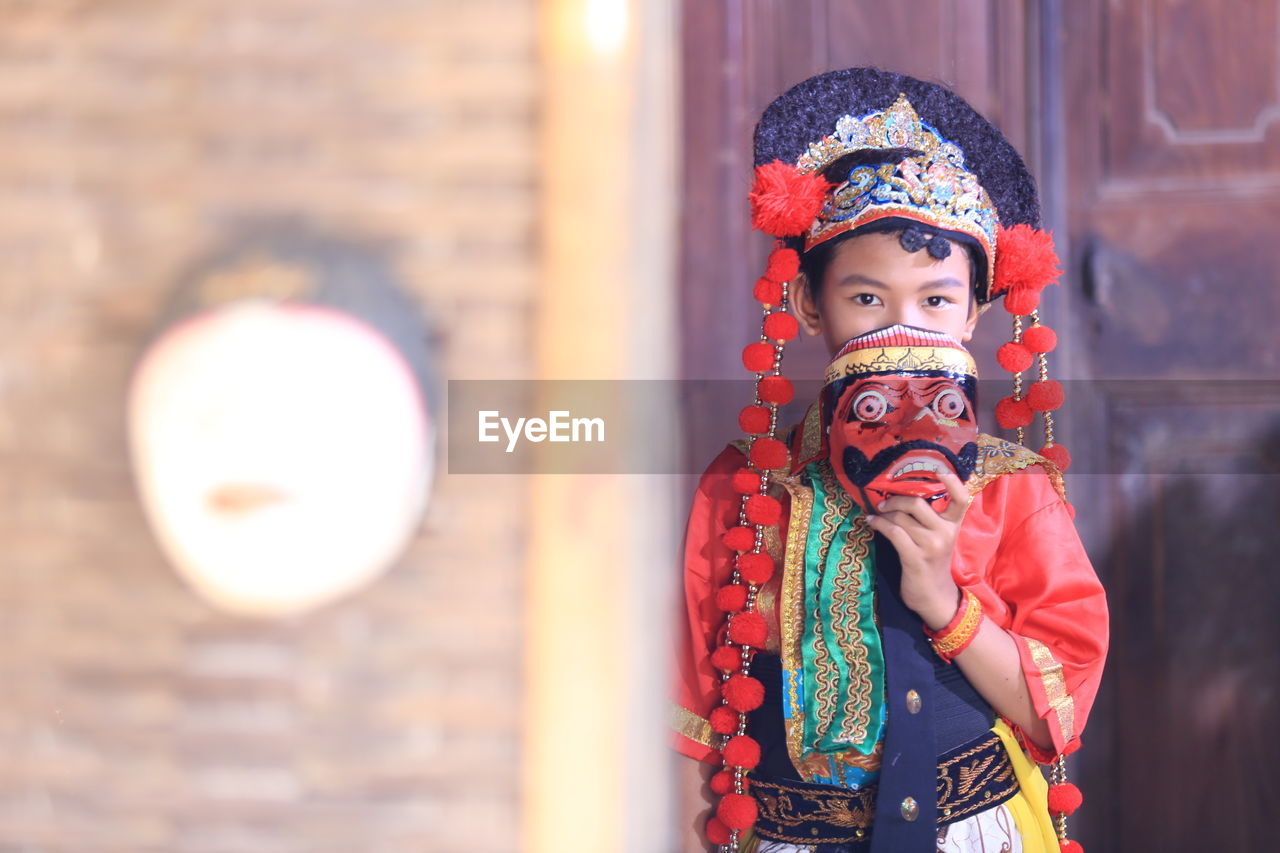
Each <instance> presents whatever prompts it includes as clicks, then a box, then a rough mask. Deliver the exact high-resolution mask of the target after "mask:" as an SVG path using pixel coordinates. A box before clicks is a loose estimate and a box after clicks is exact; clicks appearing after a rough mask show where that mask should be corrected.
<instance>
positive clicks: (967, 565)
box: [671, 412, 1108, 763]
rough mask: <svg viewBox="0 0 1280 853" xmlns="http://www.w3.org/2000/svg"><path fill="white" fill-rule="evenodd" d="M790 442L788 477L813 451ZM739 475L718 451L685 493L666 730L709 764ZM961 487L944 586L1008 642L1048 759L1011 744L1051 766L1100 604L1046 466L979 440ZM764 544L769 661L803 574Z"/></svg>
mask: <svg viewBox="0 0 1280 853" xmlns="http://www.w3.org/2000/svg"><path fill="white" fill-rule="evenodd" d="M812 415H813V413H812V412H811V415H810V418H806V421H809V420H810V419H811V418H812ZM796 433H797V434H796V436H795V440H793V442H792V448H793V451H794V452H793V459H795V460H796V461H795V464H794V466H793V467H792V469H791V470H792V473H793V474H794V473H797V472H798V471H799V470H800V469H802V468H803V467H804V465H805V464H806V463H807V462H809V461H811V460H812V459H814V458H816V453H815V451H816V450H817V445H818V443H817V442H816V441H814V438H813V435H812V429H808V430H806V429H799V430H797V431H796ZM804 433H810V435H808V436H806V435H804ZM806 438H808V444H807V445H806V442H805V439H806ZM745 465H746V457H745V456H744V454H743V452H742V450H740V449H739V448H737V447H735V446H730V447H727V448H725V450H724V451H723V452H722V453H721V454H720V455H719V456H717V457H716V459H715V460H714V461H713V462H712V463H711V465H710V466H709V467H708V468H707V470H706V472H705V473H704V474H703V475H702V478H701V481H700V482H699V484H698V488H697V491H696V493H695V494H694V498H693V506H692V508H691V510H690V513H689V522H688V527H687V531H686V538H685V549H684V592H685V594H684V602H685V612H684V614H683V618H682V619H680V620H679V621H680V628H681V634H682V636H681V644H680V652H679V660H678V661H677V666H676V672H677V674H678V677H677V686H676V691H675V693H676V695H675V701H674V703H673V706H672V709H671V712H672V718H671V726H672V729H673V732H674V737H675V746H676V748H677V749H678V750H679V751H680V752H682V753H684V754H685V755H688V756H690V757H693V758H696V759H700V760H702V761H709V762H716V763H718V762H719V760H720V756H719V752H718V751H717V747H716V745H715V744H717V742H718V738H717V736H716V735H715V734H714V733H713V732H712V731H711V728H710V724H709V723H708V722H707V716H708V715H709V714H710V712H711V709H712V708H714V707H716V705H718V704H719V703H720V691H719V684H720V676H719V673H718V672H717V671H716V670H715V669H714V668H713V667H712V665H711V663H710V661H709V655H710V653H711V652H712V650H713V649H715V648H716V646H717V645H719V640H720V637H719V636H718V633H719V632H720V630H721V627H722V625H723V623H724V614H723V613H722V612H721V611H720V610H719V609H718V608H717V607H716V605H715V602H714V593H715V590H716V589H718V588H719V587H721V586H723V585H724V584H725V583H727V582H728V580H729V577H730V575H731V573H732V564H733V558H734V556H735V552H733V551H731V550H730V549H729V548H727V547H726V546H725V545H724V544H723V543H722V542H721V537H722V536H723V534H724V532H725V531H726V530H727V529H728V528H729V527H731V526H734V525H735V524H737V518H738V510H739V506H740V500H741V495H740V494H739V493H738V492H736V491H734V489H733V487H732V485H731V479H732V476H733V474H734V472H735V471H737V470H738V469H739V468H741V467H743V466H745ZM967 485H968V486H969V489H970V492H971V493H972V494H973V502H972V503H971V504H970V506H969V509H968V511H967V512H966V514H965V517H964V520H963V521H962V523H961V527H960V532H959V535H958V538H957V540H956V546H955V551H954V556H953V560H952V565H951V571H952V575H953V577H954V578H955V581H956V583H957V584H958V585H959V586H961V587H964V588H966V589H969V590H972V591H973V592H974V593H975V594H976V595H977V596H978V598H979V599H980V600H981V602H982V606H983V610H984V611H985V614H986V617H987V618H988V619H990V620H991V621H992V622H994V623H995V624H996V625H998V626H999V627H1000V628H1002V629H1003V630H1005V631H1007V632H1009V633H1010V634H1012V635H1013V637H1014V638H1015V639H1016V640H1017V645H1018V650H1019V654H1020V657H1021V662H1022V670H1023V673H1024V674H1025V677H1026V680H1027V684H1028V685H1029V687H1030V691H1031V696H1032V699H1033V701H1034V703H1035V708H1036V711H1037V713H1039V715H1040V716H1041V717H1042V718H1044V719H1045V720H1046V722H1047V723H1048V725H1049V730H1050V732H1051V733H1052V737H1053V749H1052V750H1050V751H1045V750H1043V749H1039V748H1038V747H1036V746H1035V744H1034V743H1032V742H1031V741H1030V740H1029V739H1027V738H1025V737H1021V736H1020V738H1019V739H1020V740H1021V741H1022V743H1023V744H1024V745H1025V746H1026V747H1027V748H1028V751H1029V752H1030V753H1031V755H1032V757H1033V758H1035V759H1036V760H1037V761H1040V762H1048V761H1051V760H1052V759H1053V758H1054V757H1055V756H1056V755H1059V754H1065V753H1068V752H1070V751H1072V750H1073V749H1075V748H1076V747H1077V746H1078V745H1079V739H1080V733H1081V731H1083V729H1084V725H1085V721H1086V719H1087V717H1088V714H1089V709H1090V708H1091V706H1092V705H1093V700H1094V697H1095V695H1096V694H1097V690H1098V683H1099V681H1100V679H1101V676H1102V668H1103V663H1104V661H1105V657H1106V650H1107V637H1108V625H1107V605H1106V597H1105V593H1104V591H1103V588H1102V585H1101V583H1100V582H1099V580H1098V577H1097V575H1096V574H1095V573H1094V570H1093V567H1092V565H1091V564H1090V562H1089V558H1088V556H1087V555H1086V554H1085V551H1084V547H1083V545H1082V544H1081V542H1080V538H1079V536H1078V535H1077V533H1076V530H1075V526H1074V524H1073V523H1072V520H1071V514H1070V511H1069V509H1068V506H1067V504H1066V502H1065V500H1064V497H1063V492H1062V478H1061V474H1060V473H1059V472H1058V471H1057V469H1056V468H1054V466H1053V465H1052V463H1050V462H1048V461H1047V460H1045V459H1043V458H1042V457H1040V456H1037V455H1036V454H1034V453H1032V452H1031V451H1029V450H1027V449H1026V448H1023V447H1021V446H1020V445H1015V444H1012V443H1009V442H1005V441H1002V440H1000V439H998V438H993V437H991V436H985V435H984V436H982V437H981V441H980V442H979V463H978V467H977V469H975V471H974V474H973V476H972V477H970V479H969V481H968V483H967ZM779 497H780V498H781V499H782V502H783V506H784V517H783V520H782V522H781V523H780V524H779V525H778V527H777V528H776V529H777V530H778V531H779V534H778V539H779V540H781V539H784V538H785V536H786V530H787V518H788V516H789V509H790V500H789V496H788V494H787V493H785V492H784V493H781V494H780V495H779ZM766 545H767V546H769V550H770V551H771V552H773V553H774V555H775V559H776V560H777V565H778V567H779V570H778V571H777V572H775V575H774V577H773V579H772V580H771V581H770V582H769V583H768V584H765V585H763V586H762V588H761V591H760V595H759V599H758V601H759V604H758V608H759V611H760V613H761V615H762V616H764V618H765V620H766V622H767V623H768V625H769V640H768V644H767V647H766V648H767V649H768V650H773V651H776V650H777V649H778V646H779V637H780V633H779V622H778V600H779V595H778V589H779V588H780V585H781V583H782V582H783V578H784V576H785V574H786V572H788V571H797V570H798V571H801V572H802V571H803V565H802V564H801V565H800V566H798V567H797V566H788V565H785V564H784V560H783V559H781V554H782V550H783V546H784V545H785V543H784V542H782V541H773V542H769V541H767V542H766ZM1015 730H1016V729H1015ZM1018 734H1019V735H1020V734H1021V733H1018Z"/></svg>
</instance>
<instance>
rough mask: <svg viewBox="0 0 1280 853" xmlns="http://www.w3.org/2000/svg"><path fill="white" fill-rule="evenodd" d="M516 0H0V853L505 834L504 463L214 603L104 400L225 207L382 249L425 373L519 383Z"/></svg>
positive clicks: (513, 735)
mask: <svg viewBox="0 0 1280 853" xmlns="http://www.w3.org/2000/svg"><path fill="white" fill-rule="evenodd" d="M534 23H535V22H534V4H533V3H532V1H531V0H509V2H495V0H468V2H465V3H459V2H443V0H442V1H441V2H435V0H420V2H408V0H183V1H182V2H177V3H172V2H171V3H166V2H159V0H97V2H92V3H89V2H73V0H0V697H2V698H0V757H2V758H0V851H49V853H53V851H120V853H126V851H128V853H146V851H184V852H185V851H189V853H223V851H226V853H230V851H235V853H255V851H401V850H406V851H407V850H413V851H464V850H465V851H497V850H513V849H515V848H516V846H517V841H516V838H517V836H516V831H517V827H518V814H517V790H516V780H517V779H518V766H517V762H518V759H519V727H518V719H519V713H520V688H521V685H520V656H519V645H520V636H521V618H522V613H521V596H522V588H521V569H522V564H521V555H522V553H523V549H524V546H525V539H526V530H525V528H524V524H525V511H524V508H523V506H524V501H523V498H524V494H525V492H524V483H523V482H522V481H520V480H518V479H515V478H511V479H504V478H500V477H462V476H458V477H452V478H451V477H449V476H447V475H441V476H440V477H438V479H437V481H436V486H435V491H434V495H433V502H432V506H431V509H430V511H429V514H428V517H427V519H426V520H425V522H424V524H423V527H422V530H421V532H420V534H419V536H418V537H417V538H416V540H415V542H414V543H413V545H412V547H411V549H410V550H409V552H408V554H407V555H406V556H405V558H404V559H403V560H402V561H401V562H400V564H399V565H398V566H396V567H395V568H394V569H393V570H392V571H391V572H389V573H388V574H387V575H386V576H384V577H383V578H382V579H380V580H379V581H378V582H377V583H375V584H374V585H373V586H371V587H369V588H367V589H365V590H364V591H362V592H360V593H359V594H357V595H355V596H352V597H350V598H349V599H347V600H345V601H343V602H341V603H339V604H337V605H334V606H332V607H329V608H327V609H325V610H323V611H321V612H319V613H316V614H312V615H309V616H305V617H300V618H296V619H291V620H285V621H281V622H272V623H261V622H253V621H247V620H241V619H236V618H232V617H229V616H226V615H223V614H221V613H219V612H216V611H214V610H213V609H211V608H210V607H209V606H207V605H206V604H204V603H203V602H202V601H201V600H200V599H198V598H197V597H196V596H195V595H194V594H193V593H192V592H191V591H190V590H189V589H188V588H187V587H186V586H185V585H184V584H183V583H182V582H181V581H180V580H179V578H178V577H177V575H176V574H175V573H174V572H173V571H172V570H171V569H170V568H169V567H168V566H167V565H166V564H165V562H164V560H163V559H162V557H161V555H160V553H159V551H158V549H157V547H156V545H155V544H154V542H153V540H152V538H151V536H150V534H149V532H148V530H147V528H146V526H145V523H144V520H143V517H142V514H141V509H140V507H139V505H138V502H137V500H136V497H135V494H134V491H133V484H132V480H131V475H130V472H129V468H128V460H127V456H126V449H125V425H124V407H123V402H124V390H125V387H126V382H127V379H128V375H129V371H130V369H131V367H132V364H133V362H134V360H135V359H136V357H137V355H138V353H139V347H140V345H141V342H142V339H143V336H144V335H145V334H146V332H147V331H148V329H149V328H150V324H151V322H152V320H153V319H154V317H155V316H156V315H157V313H158V312H159V310H160V306H161V304H162V302H163V300H164V298H165V296H166V295H167V293H168V291H169V289H170V288H171V287H173V285H174V283H175V280H176V277H177V276H178V275H179V274H180V273H181V272H182V271H183V270H184V269H185V268H187V267H188V266H189V265H190V264H191V263H192V261H193V260H194V259H197V258H199V257H200V256H201V255H202V254H203V253H204V252H206V251H208V250H209V249H210V248H212V247H214V246H216V245H218V244H219V241H220V239H221V238H222V237H223V236H224V235H225V234H226V233H227V231H228V229H231V228H234V227H236V226H237V225H238V224H240V223H242V222H244V221H246V220H250V219H253V218H255V217H263V216H269V217H285V218H293V219H296V220H299V221H302V222H304V223H306V224H308V225H309V226H311V227H313V228H315V229H317V230H320V231H322V232H325V233H332V234H335V235H337V236H340V237H344V238H347V237H349V238H353V239H356V240H359V241H372V242H374V243H376V244H378V245H380V246H384V247H386V254H387V258H388V261H389V263H391V265H392V267H393V269H394V270H395V272H396V273H397V275H398V276H399V278H400V280H401V281H402V282H403V283H404V284H405V285H406V287H407V288H409V289H410V290H411V291H412V292H413V294H414V295H415V297H416V299H417V300H418V302H419V303H420V304H421V305H422V306H423V308H424V311H425V312H426V314H427V317H428V320H429V322H430V324H431V325H432V327H433V329H434V333H435V339H436V342H437V349H436V354H437V359H438V360H437V365H436V366H437V371H438V372H439V374H440V375H441V376H445V377H450V378H466V377H504V378H512V377H518V376H520V375H521V374H522V372H524V371H527V367H526V366H525V365H527V364H528V353H529V352H530V340H529V329H530V314H531V306H532V299H533V287H534V280H535V269H536V263H535V261H536V258H535V245H534V234H533V222H534V214H535V210H534V205H535V180H534V169H535V158H536V150H535V142H536V128H535V123H534V122H535V115H534V113H535V107H536V98H537V95H538V92H537V89H536V85H537V79H538V77H537V73H536V70H537V69H536V55H535V46H534Z"/></svg>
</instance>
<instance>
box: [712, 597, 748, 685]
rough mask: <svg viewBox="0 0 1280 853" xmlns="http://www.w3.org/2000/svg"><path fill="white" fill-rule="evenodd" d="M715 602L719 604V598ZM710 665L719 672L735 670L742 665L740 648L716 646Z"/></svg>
mask: <svg viewBox="0 0 1280 853" xmlns="http://www.w3.org/2000/svg"><path fill="white" fill-rule="evenodd" d="M725 589H728V587H725ZM722 591H723V590H722ZM716 603H717V604H719V599H717V601H716ZM720 609H721V610H725V609H726V608H723V607H721V608H720ZM711 665H712V666H714V667H715V668H716V669H718V670H720V671H721V672H737V671H738V670H739V669H740V668H741V667H742V650H741V649H739V648H738V647H737V646H716V650H715V651H713V652H712V653H711Z"/></svg>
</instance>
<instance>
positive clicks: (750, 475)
mask: <svg viewBox="0 0 1280 853" xmlns="http://www.w3.org/2000/svg"><path fill="white" fill-rule="evenodd" d="M763 479H764V478H763V477H761V476H760V475H759V474H757V473H756V472H755V471H752V470H751V469H750V468H739V469H738V470H737V471H734V472H733V490H734V491H735V492H738V493H739V494H743V495H754V494H755V493H756V492H758V491H760V481H761V480H763Z"/></svg>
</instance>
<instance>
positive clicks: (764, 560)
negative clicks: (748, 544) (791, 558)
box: [738, 553, 773, 584]
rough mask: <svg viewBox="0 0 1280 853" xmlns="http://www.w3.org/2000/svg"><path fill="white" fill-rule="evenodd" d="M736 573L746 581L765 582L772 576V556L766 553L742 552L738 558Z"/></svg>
mask: <svg viewBox="0 0 1280 853" xmlns="http://www.w3.org/2000/svg"><path fill="white" fill-rule="evenodd" d="M738 575H739V576H741V578H742V579H743V580H744V581H746V582H747V583H753V584H762V583H766V582H768V580H769V578H771V577H773V558H772V557H770V556H769V555H768V554H756V553H751V554H743V555H742V556H741V557H739V558H738Z"/></svg>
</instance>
